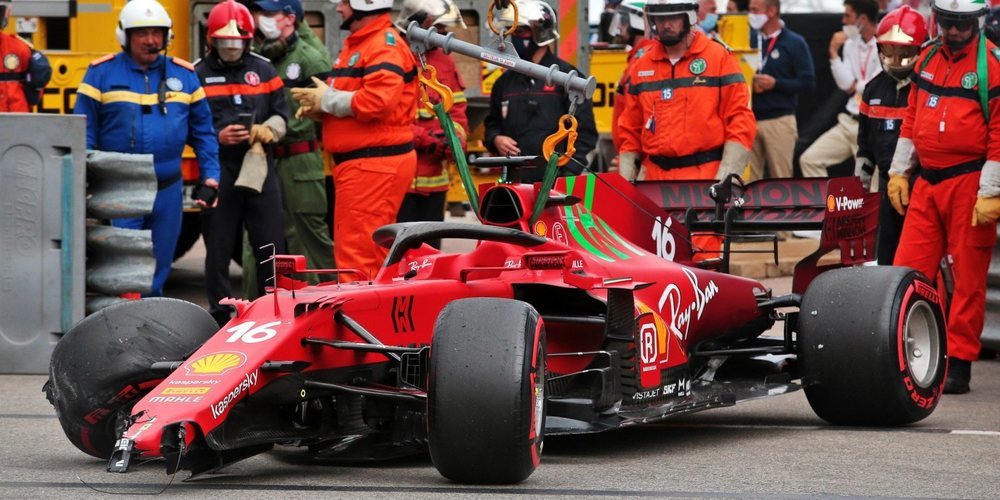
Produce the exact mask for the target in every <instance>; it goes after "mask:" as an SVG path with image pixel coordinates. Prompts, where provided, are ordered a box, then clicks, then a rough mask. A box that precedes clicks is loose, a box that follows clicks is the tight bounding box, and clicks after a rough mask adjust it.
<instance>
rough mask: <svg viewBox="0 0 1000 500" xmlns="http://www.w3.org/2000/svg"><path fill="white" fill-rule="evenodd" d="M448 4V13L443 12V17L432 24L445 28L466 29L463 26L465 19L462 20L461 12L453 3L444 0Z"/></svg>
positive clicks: (466, 27)
mask: <svg viewBox="0 0 1000 500" xmlns="http://www.w3.org/2000/svg"><path fill="white" fill-rule="evenodd" d="M445 1H446V2H448V12H445V13H444V15H443V16H440V17H438V18H437V19H436V20H435V21H434V24H443V25H445V26H458V27H459V28H461V29H463V30H464V29H468V26H466V25H465V19H462V11H461V10H459V9H458V6H457V5H455V2H452V1H451V0H445Z"/></svg>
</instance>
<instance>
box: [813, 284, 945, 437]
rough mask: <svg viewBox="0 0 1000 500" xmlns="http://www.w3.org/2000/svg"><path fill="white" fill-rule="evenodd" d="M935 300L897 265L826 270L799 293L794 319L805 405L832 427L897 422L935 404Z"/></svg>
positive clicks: (931, 290) (940, 331) (938, 355)
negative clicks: (800, 296)
mask: <svg viewBox="0 0 1000 500" xmlns="http://www.w3.org/2000/svg"><path fill="white" fill-rule="evenodd" d="M940 304H941V299H940V297H939V295H938V293H937V290H936V289H935V287H934V284H933V283H932V282H930V281H928V280H927V279H926V278H925V277H924V276H923V275H922V274H920V273H918V272H916V271H914V270H913V269H909V268H903V267H891V266H878V267H857V268H849V269H838V270H833V271H828V272H825V273H823V274H821V275H820V276H819V277H817V278H816V279H815V280H814V281H813V282H812V283H811V284H810V285H809V289H808V290H806V293H805V296H804V297H803V300H802V307H801V310H800V313H799V320H798V344H799V359H800V361H801V363H802V372H801V373H802V382H803V385H805V386H806V387H805V393H806V397H807V398H808V400H809V404H810V406H812V408H813V410H814V411H815V412H816V414H817V415H819V416H820V417H821V418H822V419H823V420H826V421H827V422H830V423H832V424H837V425H869V426H885V425H904V424H909V423H913V422H916V421H918V420H921V419H923V418H925V417H927V416H928V415H930V414H931V412H933V411H934V408H935V407H936V406H937V404H938V401H939V399H940V397H941V389H942V386H943V384H944V375H945V366H946V362H945V356H946V353H947V346H946V335H945V326H944V314H943V313H942V311H941V305H940Z"/></svg>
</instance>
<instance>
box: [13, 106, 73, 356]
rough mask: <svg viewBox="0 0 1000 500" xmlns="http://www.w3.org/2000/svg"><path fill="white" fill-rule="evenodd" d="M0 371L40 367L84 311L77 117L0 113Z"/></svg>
mask: <svg viewBox="0 0 1000 500" xmlns="http://www.w3.org/2000/svg"><path fill="white" fill-rule="evenodd" d="M0 130H2V131H3V132H2V133H0V373H45V372H47V371H48V366H49V356H50V355H51V352H52V347H53V346H54V345H55V343H56V342H57V341H58V340H59V337H60V336H61V334H62V333H64V332H66V331H67V330H69V328H70V327H72V326H73V324H75V323H76V322H77V321H79V320H80V319H82V318H83V314H84V210H85V209H84V194H83V193H84V178H85V164H86V156H85V155H86V150H85V147H86V125H85V121H84V118H83V117H82V116H71V115H65V116H59V115H33V114H22V113H4V114H0Z"/></svg>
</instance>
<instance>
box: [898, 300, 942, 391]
mask: <svg viewBox="0 0 1000 500" xmlns="http://www.w3.org/2000/svg"><path fill="white" fill-rule="evenodd" d="M903 331H904V335H905V338H904V339H903V349H904V350H905V351H906V363H907V366H909V369H910V375H911V376H913V382H914V383H915V384H917V385H918V386H920V387H922V388H925V389H926V388H928V387H930V385H931V383H932V382H933V381H934V378H935V376H936V375H937V373H938V365H939V364H940V358H941V353H940V346H941V332H940V330H938V324H937V321H935V319H934V311H933V310H932V309H931V306H930V305H929V304H928V303H927V302H925V301H922V300H921V301H919V302H917V303H916V304H914V306H913V307H912V308H911V309H910V312H909V313H907V314H906V326H905V327H904V330H903Z"/></svg>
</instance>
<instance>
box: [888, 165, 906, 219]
mask: <svg viewBox="0 0 1000 500" xmlns="http://www.w3.org/2000/svg"><path fill="white" fill-rule="evenodd" d="M886 194H888V195H889V202H890V203H892V208H895V209H896V212H898V213H899V215H906V207H907V206H908V205H909V204H910V176H909V175H903V174H889V184H887V185H886Z"/></svg>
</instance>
